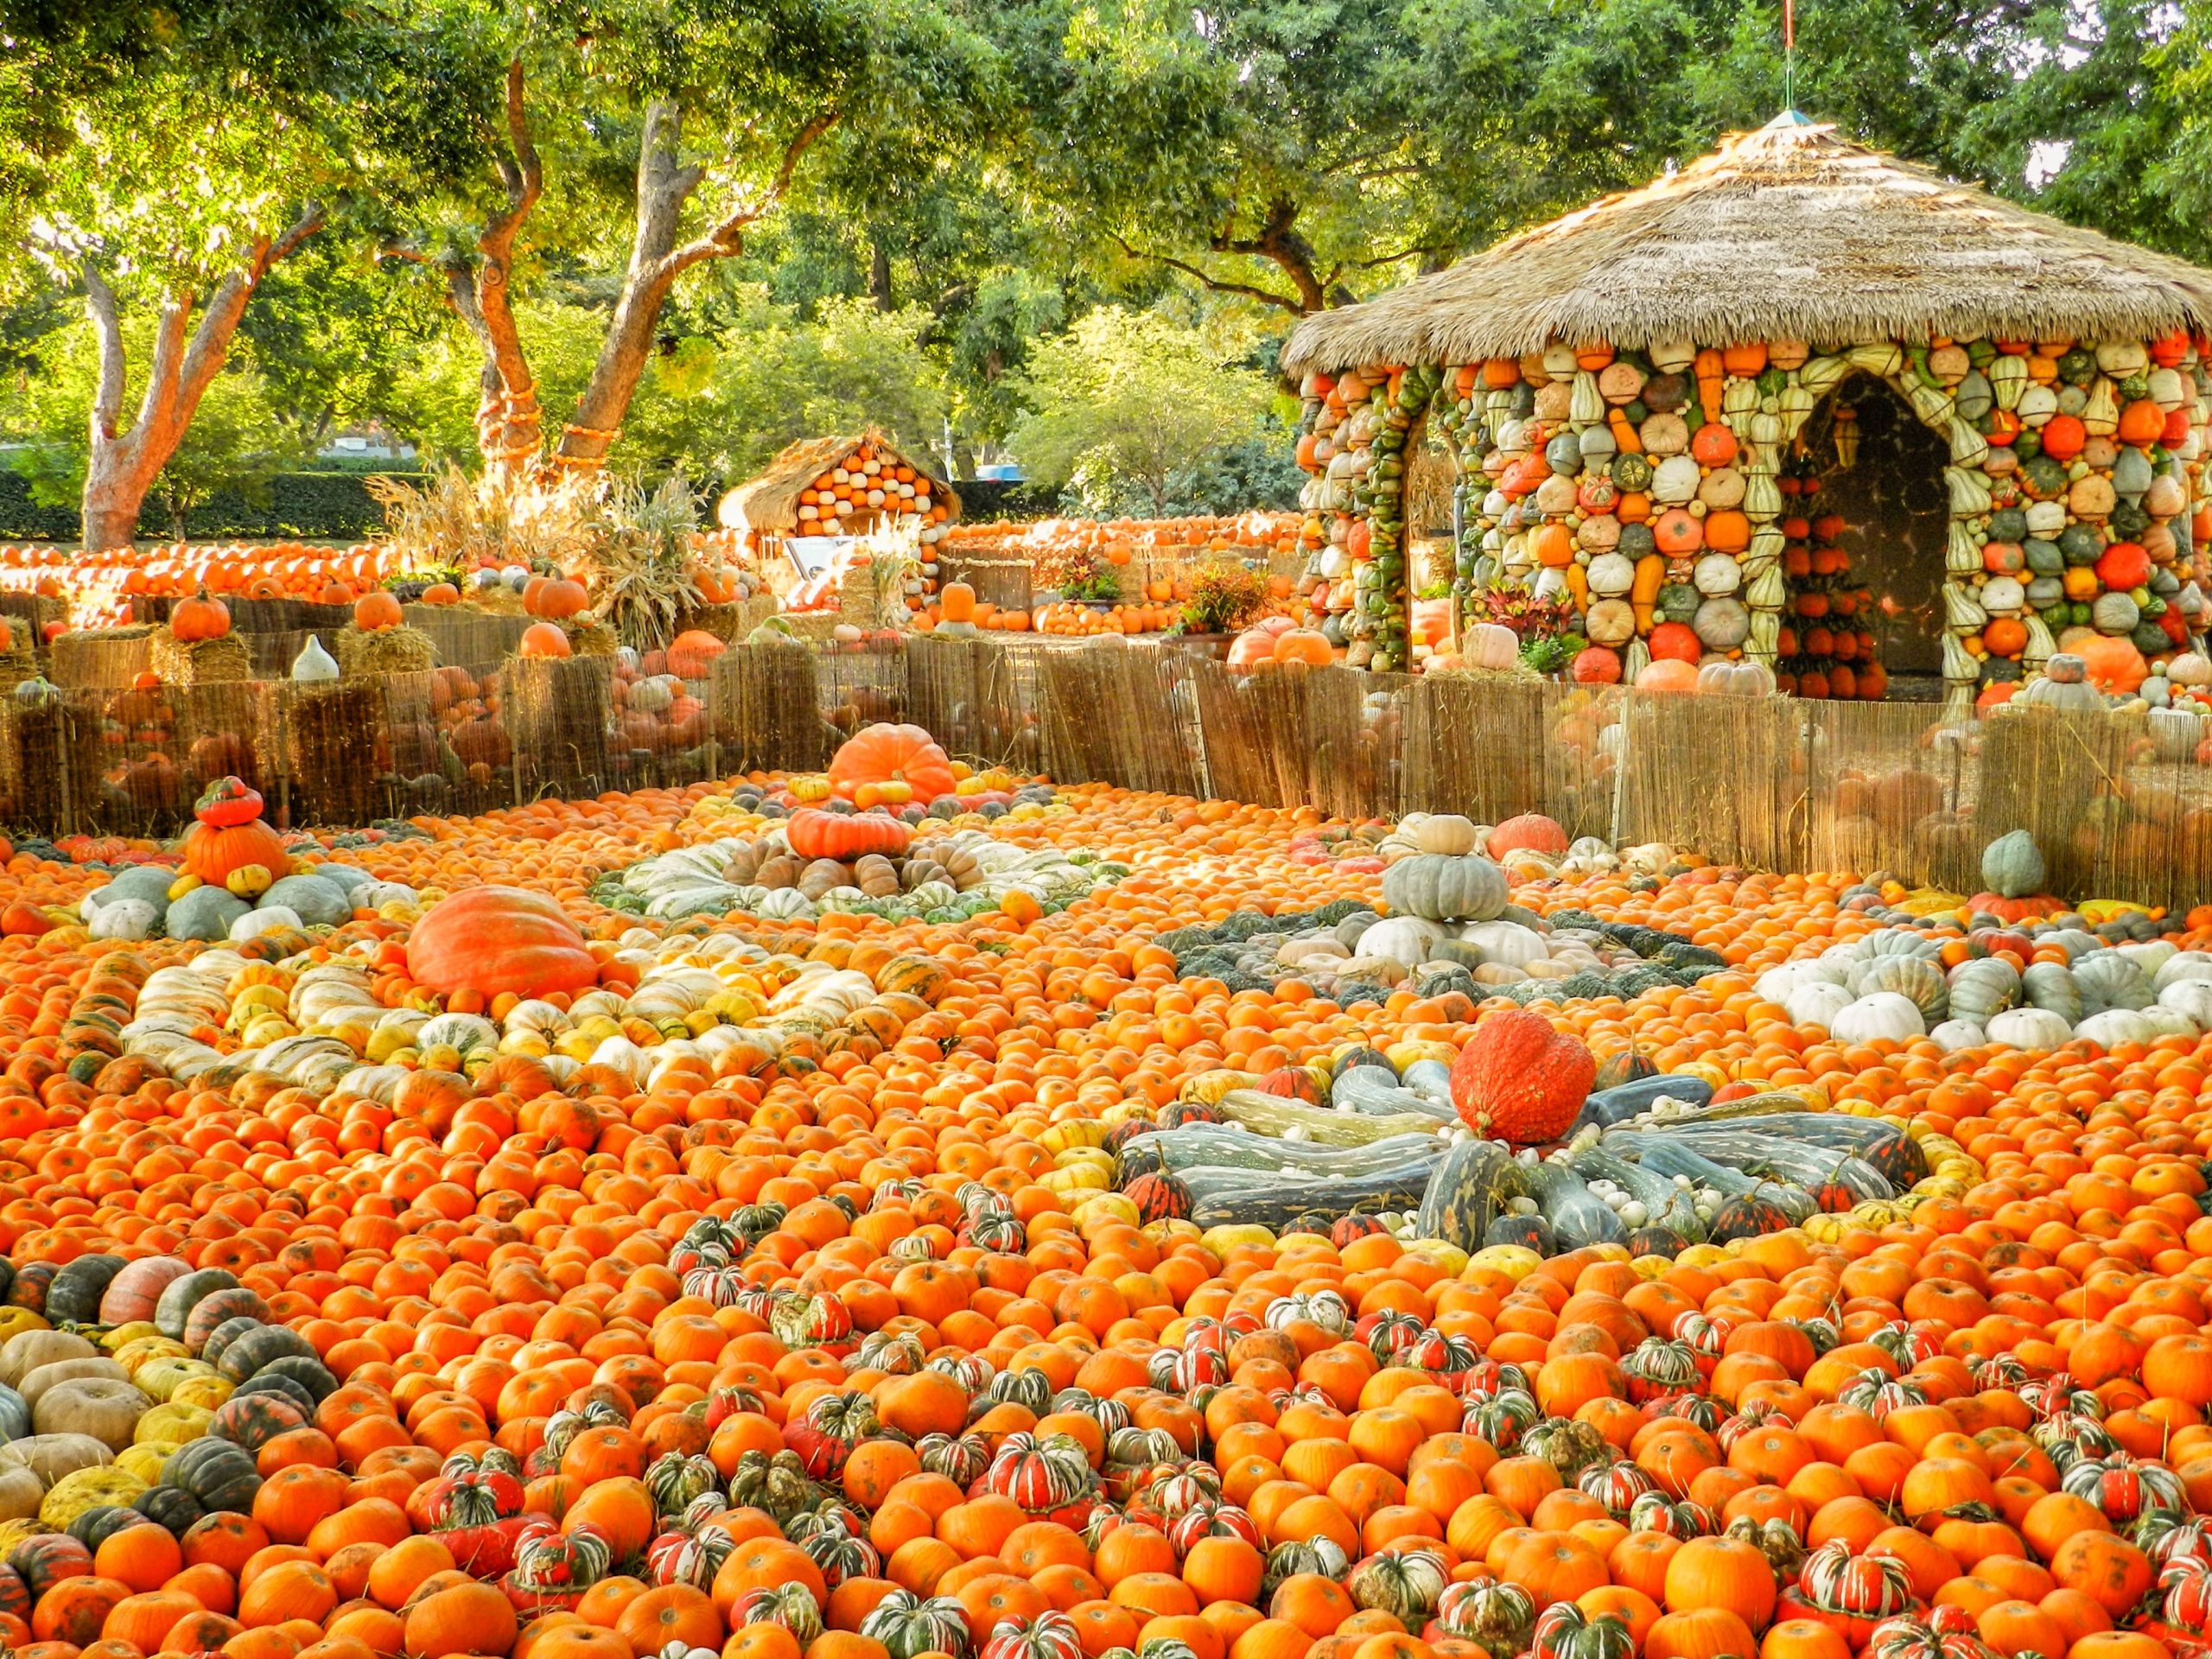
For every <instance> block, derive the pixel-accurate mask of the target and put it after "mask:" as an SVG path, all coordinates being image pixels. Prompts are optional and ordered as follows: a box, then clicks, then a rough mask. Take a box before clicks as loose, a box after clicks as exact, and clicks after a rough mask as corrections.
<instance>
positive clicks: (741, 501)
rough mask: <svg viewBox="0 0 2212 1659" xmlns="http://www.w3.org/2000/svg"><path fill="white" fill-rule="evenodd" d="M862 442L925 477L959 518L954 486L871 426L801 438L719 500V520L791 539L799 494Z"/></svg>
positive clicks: (932, 490)
mask: <svg viewBox="0 0 2212 1659" xmlns="http://www.w3.org/2000/svg"><path fill="white" fill-rule="evenodd" d="M862 444H867V445H868V446H869V447H870V448H873V449H874V451H875V453H876V454H877V456H878V457H879V458H880V459H882V460H884V461H890V462H893V463H894V464H895V465H898V466H900V467H911V468H912V469H913V474H914V477H915V479H916V480H917V481H918V480H923V479H927V480H929V486H930V499H931V501H932V502H941V503H943V504H944V508H945V510H946V512H947V513H948V514H949V515H950V517H951V518H958V517H959V516H960V498H959V497H958V496H957V495H956V494H954V493H953V491H952V486H951V485H950V484H948V483H946V482H945V481H944V480H943V479H941V478H939V477H938V475H937V474H936V473H935V471H934V470H932V469H931V468H930V467H925V466H923V465H922V464H921V463H920V462H919V461H916V460H915V459H914V458H913V457H912V455H909V454H906V453H904V452H903V451H902V450H900V449H899V448H898V446H896V445H895V444H893V442H891V440H890V439H889V438H888V437H887V436H886V435H884V433H883V432H882V431H881V430H880V429H879V428H876V427H873V426H871V427H870V428H868V430H867V431H865V432H862V433H861V434H859V435H857V436H855V437H849V438H838V437H832V438H801V439H800V440H799V441H798V442H797V443H793V444H790V445H787V446H785V448H783V449H782V450H781V451H780V452H779V453H778V454H777V456H776V458H775V459H774V460H773V461H770V462H769V463H768V465H767V467H766V468H765V469H764V470H763V471H762V472H761V474H760V477H758V478H756V479H753V480H750V481H748V482H747V483H743V484H741V485H739V486H737V487H736V488H735V489H734V490H732V491H731V492H730V493H728V495H726V496H724V497H723V498H722V502H721V508H720V509H719V512H718V514H717V516H718V517H719V518H721V523H722V525H723V527H724V528H725V529H728V530H765V531H769V532H770V533H772V534H774V535H779V536H788V535H790V534H791V532H792V531H795V530H797V529H798V524H799V517H798V505H799V504H798V498H799V494H800V493H801V492H802V491H804V490H810V489H812V488H813V487H814V480H816V479H817V478H820V477H821V476H822V475H823V474H824V473H827V472H829V470H831V469H832V468H833V467H838V466H842V464H843V462H844V461H845V458H846V457H847V456H849V455H850V454H852V453H853V451H854V450H855V449H857V448H860V447H861V445H862Z"/></svg>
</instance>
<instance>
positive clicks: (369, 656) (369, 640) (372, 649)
mask: <svg viewBox="0 0 2212 1659" xmlns="http://www.w3.org/2000/svg"><path fill="white" fill-rule="evenodd" d="M335 638H336V640H337V645H338V649H337V652H336V653H335V654H336V656H337V658H338V669H339V672H340V673H341V674H343V675H345V677H346V678H347V679H349V680H358V679H365V678H368V677H373V676H380V675H385V674H427V673H429V671H431V670H432V669H434V668H435V667H436V666H437V665H438V653H437V649H436V647H435V645H433V644H432V643H431V640H430V636H429V634H427V633H425V632H423V630H422V629H420V628H416V627H409V626H406V625H404V624H402V625H401V626H398V627H396V628H377V629H374V630H365V629H361V628H355V627H345V628H340V630H339V631H338V632H337V634H336V636H335Z"/></svg>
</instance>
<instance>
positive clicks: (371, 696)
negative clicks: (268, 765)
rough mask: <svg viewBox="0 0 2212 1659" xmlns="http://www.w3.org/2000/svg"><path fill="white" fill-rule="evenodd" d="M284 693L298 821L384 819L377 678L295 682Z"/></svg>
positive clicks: (380, 703)
mask: <svg viewBox="0 0 2212 1659" xmlns="http://www.w3.org/2000/svg"><path fill="white" fill-rule="evenodd" d="M284 692H285V695H284V700H283V728H284V733H285V744H284V751H285V757H286V760H288V762H289V767H288V770H289V776H290V779H291V783H292V791H293V798H294V804H293V810H292V819H293V822H294V823H302V822H304V823H341V824H359V823H367V822H368V821H369V820H370V819H372V818H373V817H378V816H379V815H380V814H381V813H382V811H383V810H384V808H385V800H384V795H383V790H382V786H381V785H380V784H379V783H378V774H379V772H381V770H382V768H381V767H380V766H378V760H377V737H378V733H379V732H380V731H381V730H382V729H383V728H384V723H385V709H384V688H383V687H382V686H380V685H378V683H376V682H375V681H373V680H322V681H315V682H310V683H300V682H297V681H293V682H289V683H287V684H286V686H285V688H284Z"/></svg>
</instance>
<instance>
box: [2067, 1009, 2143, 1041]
mask: <svg viewBox="0 0 2212 1659" xmlns="http://www.w3.org/2000/svg"><path fill="white" fill-rule="evenodd" d="M2074 1034H2075V1036H2076V1037H2079V1038H2082V1039H2086V1040H2088V1041H2089V1042H2092V1043H2094V1044H2096V1045H2097V1046H2098V1047H2100V1048H2117V1047H2119V1046H2120V1044H2122V1043H2150V1042H2155V1041H2156V1040H2157V1039H2158V1032H2157V1031H2156V1030H2154V1029H2153V1028H2152V1024H2151V1021H2149V1020H2145V1018H2144V1017H2143V1016H2142V1015H2141V1014H2138V1013H2137V1012H2136V1011H2135V1010H2134V1009H2133V1008H2107V1009H2106V1010H2105V1011H2104V1012H2103V1013H2102V1014H2091V1015H2090V1016H2089V1017H2088V1019H2086V1020H2083V1021H2082V1023H2081V1024H2080V1025H2078V1026H2076V1027H2074Z"/></svg>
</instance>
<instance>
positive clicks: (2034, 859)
mask: <svg viewBox="0 0 2212 1659" xmlns="http://www.w3.org/2000/svg"><path fill="white" fill-rule="evenodd" d="M1981 880H1982V885H1983V886H1984V887H1987V888H1989V890H1990V891H1991V892H1993V893H1997V894H1999V896H2001V897H2003V898H2006V899H2024V898H2025V897H2027V896H2028V895H2029V894H2031V893H2041V892H2042V891H2043V890H2044V886H2045V884H2046V883H2047V882H2048V881H2049V880H2050V874H2049V872H2048V871H2047V870H2046V869H2045V868H2044V861H2043V853H2042V851H2041V850H2040V849H2038V848H2037V846H2036V843H2035V837H2034V836H2031V835H2030V834H2029V833H2028V832H2027V831H2026V830H2024V829H2014V830H2012V831H2011V832H2010V833H2009V834H2006V835H2002V836H1998V838H1997V839H1996V840H1994V841H1993V842H1990V843H1989V845H1988V846H1986V847H1985V848H1983V849H1982V852H1981Z"/></svg>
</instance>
